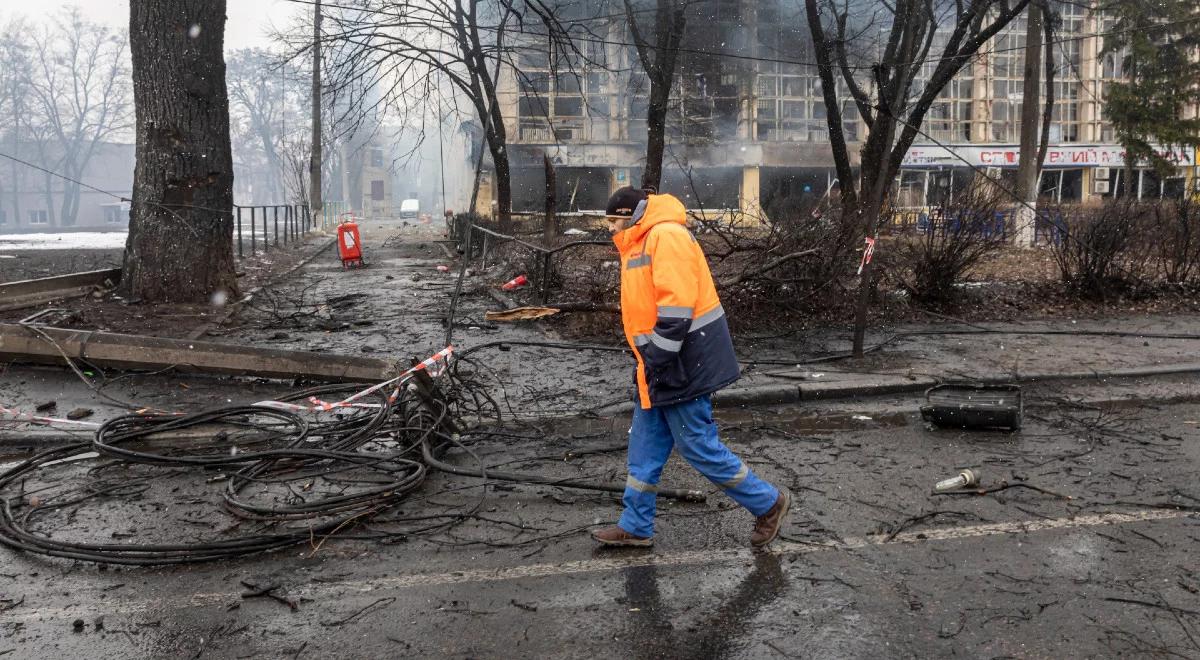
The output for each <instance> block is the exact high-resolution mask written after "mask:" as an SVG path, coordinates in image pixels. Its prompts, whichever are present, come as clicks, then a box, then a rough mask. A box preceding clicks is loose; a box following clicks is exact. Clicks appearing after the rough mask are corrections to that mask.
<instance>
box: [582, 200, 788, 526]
mask: <svg viewBox="0 0 1200 660" xmlns="http://www.w3.org/2000/svg"><path fill="white" fill-rule="evenodd" d="M606 219H607V221H608V223H609V231H611V232H612V234H613V242H614V243H616V245H617V249H618V251H620V253H621V321H622V323H623V324H624V326H625V338H626V339H627V340H628V342H629V346H630V348H632V349H633V353H634V355H635V356H636V358H637V371H636V380H637V389H638V405H637V406H635V409H634V412H633V426H632V428H631V429H630V432H629V477H628V479H627V480H626V482H625V496H624V503H625V510H624V512H622V514H621V519H620V520H619V521H618V523H617V524H616V525H615V526H612V527H605V528H603V529H599V530H596V531H594V532H592V538H594V539H595V540H596V541H598V542H599V543H601V544H602V545H606V546H650V545H652V544H653V543H654V513H655V507H656V498H657V486H658V480H659V477H660V476H661V475H662V469H663V465H665V464H666V462H667V458H668V457H669V456H670V455H671V449H672V448H673V449H675V450H676V451H678V452H679V453H680V455H682V456H683V458H684V459H685V460H687V462H688V463H690V464H691V465H692V467H694V468H696V470H698V471H699V472H700V473H701V474H703V475H704V476H705V477H707V478H708V479H709V480H710V481H712V482H713V483H715V484H717V485H718V486H720V487H721V488H722V489H723V490H724V491H725V492H726V494H728V495H729V496H730V497H732V498H733V499H734V501H736V502H737V503H738V504H741V505H742V506H743V507H745V508H746V509H748V510H749V511H750V513H752V514H754V516H755V523H754V532H753V533H752V534H751V536H750V544H751V545H753V546H754V547H758V548H761V547H763V546H766V545H767V544H768V543H770V542H771V541H773V540H775V537H776V536H778V534H779V528H780V527H781V526H782V525H783V520H784V517H785V516H786V515H787V512H788V507H789V506H791V495H790V494H789V493H788V491H787V490H786V489H783V488H776V487H774V486H772V485H771V484H769V483H767V482H765V481H763V480H762V479H760V478H758V476H757V475H755V474H754V473H753V472H751V471H750V468H749V466H747V465H746V464H745V463H743V462H742V461H741V459H739V458H738V457H737V456H735V455H734V453H733V452H731V451H729V448H728V447H726V446H725V445H724V444H722V443H721V440H720V438H718V437H717V425H716V423H715V422H714V421H713V418H712V399H711V395H712V393H713V392H715V391H717V390H719V389H721V388H722V387H725V386H727V385H729V384H730V383H732V382H733V381H735V380H737V379H738V375H739V369H738V364H737V358H736V357H735V356H734V353H733V341H732V339H731V338H730V335H729V325H728V323H727V322H726V320H725V311H724V310H723V309H722V308H721V301H720V300H719V299H718V298H717V290H716V287H715V285H714V284H713V279H712V274H711V273H710V272H709V269H708V262H707V261H706V260H705V258H704V252H703V250H701V249H700V245H699V243H697V242H696V239H695V238H694V237H693V236H692V234H691V233H690V232H689V231H688V230H687V225H686V222H687V220H686V213H685V210H684V208H683V204H682V203H681V202H680V201H679V200H678V199H676V198H675V197H673V196H671V195H657V194H647V193H646V192H644V191H641V190H637V189H635V188H629V187H626V188H622V189H620V190H618V191H617V192H616V193H614V194H613V196H612V198H611V199H609V201H608V208H607V210H606Z"/></svg>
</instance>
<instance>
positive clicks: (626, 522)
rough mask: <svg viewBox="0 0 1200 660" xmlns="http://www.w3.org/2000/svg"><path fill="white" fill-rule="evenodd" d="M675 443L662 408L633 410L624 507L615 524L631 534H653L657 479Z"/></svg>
mask: <svg viewBox="0 0 1200 660" xmlns="http://www.w3.org/2000/svg"><path fill="white" fill-rule="evenodd" d="M674 444H675V440H674V438H673V437H672V436H671V428H670V427H669V426H668V425H667V421H666V420H665V419H663V415H662V411H661V410H659V409H657V408H651V409H650V410H642V409H641V408H635V409H634V411H633V425H632V427H631V428H630V429H629V476H628V477H627V478H626V480H625V495H624V497H623V498H622V501H623V502H624V503H625V510H624V511H622V512H621V520H620V521H619V522H618V523H617V524H618V525H620V526H621V529H623V530H625V531H627V532H629V533H630V534H633V535H634V536H654V514H655V511H656V510H657V504H658V502H657V500H658V480H659V477H661V476H662V470H663V466H664V465H666V463H667V458H668V457H669V456H670V455H671V447H672V446H674Z"/></svg>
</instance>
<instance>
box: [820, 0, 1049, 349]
mask: <svg viewBox="0 0 1200 660" xmlns="http://www.w3.org/2000/svg"><path fill="white" fill-rule="evenodd" d="M1027 4H1029V0H955V1H951V0H896V2H894V3H879V4H878V5H876V4H874V3H870V4H869V6H867V7H866V8H864V6H863V4H862V3H850V2H845V1H842V2H839V1H837V0H805V12H806V14H807V17H808V27H809V30H810V32H811V33H812V39H813V44H814V46H815V51H816V59H817V72H818V74H819V76H820V79H821V93H822V95H823V97H824V100H825V108H826V121H827V123H828V125H829V141H830V146H831V148H832V150H833V159H834V165H835V167H836V169H837V175H838V180H839V183H840V192H841V203H842V205H843V208H844V211H845V213H844V214H843V215H844V217H845V218H853V219H857V221H858V222H860V223H861V230H862V232H863V233H865V235H866V236H868V237H873V236H875V234H876V231H877V227H878V223H879V217H880V213H881V212H882V211H883V207H884V204H885V203H886V201H887V198H888V193H889V190H890V188H891V185H892V182H893V180H894V179H895V177H896V174H897V173H898V172H899V171H900V164H901V162H902V161H903V160H904V155H905V153H906V152H907V151H908V148H909V147H910V146H911V145H912V143H913V141H914V140H915V139H916V138H917V136H918V135H919V134H920V133H921V128H920V127H921V123H922V122H923V121H924V119H925V114H926V113H927V112H928V111H929V108H930V107H931V106H932V105H933V102H934V101H935V100H936V99H937V96H938V94H940V93H941V91H942V89H943V88H944V87H945V86H946V85H947V84H948V83H949V82H950V81H951V79H953V78H954V76H955V75H956V74H957V73H958V72H959V71H960V70H961V69H962V68H963V67H964V66H965V65H966V64H967V63H968V62H970V61H971V58H972V57H974V55H975V54H976V53H977V52H978V51H979V49H980V48H981V47H982V46H983V45H984V44H985V43H987V41H988V40H989V39H991V38H992V37H993V36H995V35H996V34H997V33H998V32H1000V31H1001V30H1003V29H1004V28H1005V26H1007V25H1008V24H1009V23H1011V22H1012V21H1013V19H1015V18H1016V17H1017V16H1019V15H1020V14H1021V12H1023V11H1024V10H1025V6H1026V5H1027ZM855 12H857V13H856V14H854V13H855ZM852 14H854V15H852ZM887 19H890V27H885V26H887V24H888V20H887ZM875 33H878V34H880V36H881V37H882V39H881V41H879V42H872V41H868V40H872V39H873V36H871V35H873V34H875ZM864 41H868V42H867V43H864ZM935 43H937V44H939V47H938V48H937V49H935V48H934V44H935ZM931 54H933V55H934V57H930V55H931ZM860 70H866V71H869V73H870V77H869V79H868V80H863V78H862V77H860V76H859V75H857V72H858V71H860ZM839 77H840V78H841V79H842V81H843V82H844V83H845V86H846V89H847V90H848V93H849V97H850V99H852V100H853V102H854V103H855V105H856V106H857V108H858V111H859V113H860V114H861V115H862V118H863V121H864V122H865V123H866V125H867V130H868V133H867V138H866V141H865V143H864V144H863V147H862V159H861V163H862V164H861V166H860V168H859V172H858V174H857V176H856V175H855V173H854V170H853V169H852V168H851V165H850V151H849V147H848V145H847V141H846V134H845V131H844V129H843V126H842V112H841V107H842V106H841V101H842V99H841V98H840V96H841V92H840V91H839V89H838V85H837V82H838V80H837V79H838V78H839ZM874 274H875V269H874V264H873V263H871V262H868V263H867V264H866V266H865V267H864V269H863V272H862V280H861V282H860V284H859V291H858V302H857V307H856V310H855V318H854V346H853V350H854V355H855V356H859V357H861V356H862V354H863V338H864V335H865V333H866V325H867V307H868V305H869V303H870V299H871V295H872V291H873V287H874Z"/></svg>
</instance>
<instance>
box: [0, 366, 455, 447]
mask: <svg viewBox="0 0 1200 660" xmlns="http://www.w3.org/2000/svg"><path fill="white" fill-rule="evenodd" d="M453 354H454V347H453V346H447V347H446V348H443V349H442V350H440V351H438V352H437V353H434V354H433V355H432V356H431V357H429V358H428V359H426V360H424V361H422V362H421V363H420V364H418V365H416V366H414V367H412V368H411V369H408V370H406V371H405V372H404V373H402V374H400V375H399V376H396V377H395V378H393V379H391V380H387V381H384V382H382V383H379V384H377V385H372V386H371V387H368V388H367V389H365V390H363V391H361V392H358V393H356V394H353V395H351V396H348V397H346V398H345V399H342V400H341V401H338V402H336V403H329V402H327V401H322V400H320V399H318V398H316V397H309V399H308V400H309V403H311V404H312V405H309V406H303V405H299V404H295V403H286V402H284V401H259V402H258V403H255V404H254V405H256V406H262V407H264V408H275V409H277V410H287V411H292V412H316V411H322V412H327V411H330V410H333V409H335V408H378V407H380V404H378V403H356V402H357V401H358V400H359V399H361V398H363V397H365V396H367V395H369V394H372V393H374V392H378V391H379V390H381V389H383V388H385V387H387V386H388V385H395V386H396V387H395V389H394V390H392V393H391V395H389V396H388V403H393V402H395V400H396V399H397V398H398V397H399V396H400V389H401V387H403V385H404V383H405V382H407V381H408V380H409V379H411V378H412V377H413V375H414V374H416V373H417V372H418V371H424V372H426V373H428V374H429V375H430V377H434V378H436V377H437V376H440V375H441V374H442V373H443V372H445V370H446V368H447V367H449V366H450V356H451V355H453ZM137 412H138V413H144V412H149V409H143V410H139V411H137ZM168 414H175V415H178V414H181V413H168ZM5 421H13V422H22V423H27V424H43V425H53V424H65V425H72V426H81V427H86V428H92V429H95V428H100V423H99V422H85V421H82V420H75V419H62V418H59V417H44V416H41V415H33V414H30V413H26V412H21V411H20V410H16V409H14V408H5V407H4V406H0V422H5Z"/></svg>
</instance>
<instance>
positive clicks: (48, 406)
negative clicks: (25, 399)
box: [34, 401, 58, 412]
mask: <svg viewBox="0 0 1200 660" xmlns="http://www.w3.org/2000/svg"><path fill="white" fill-rule="evenodd" d="M57 407H58V402H57V401H46V402H45V403H39V404H37V406H35V407H34V410H36V411H38V412H49V411H51V410H54V409H55V408H57Z"/></svg>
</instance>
